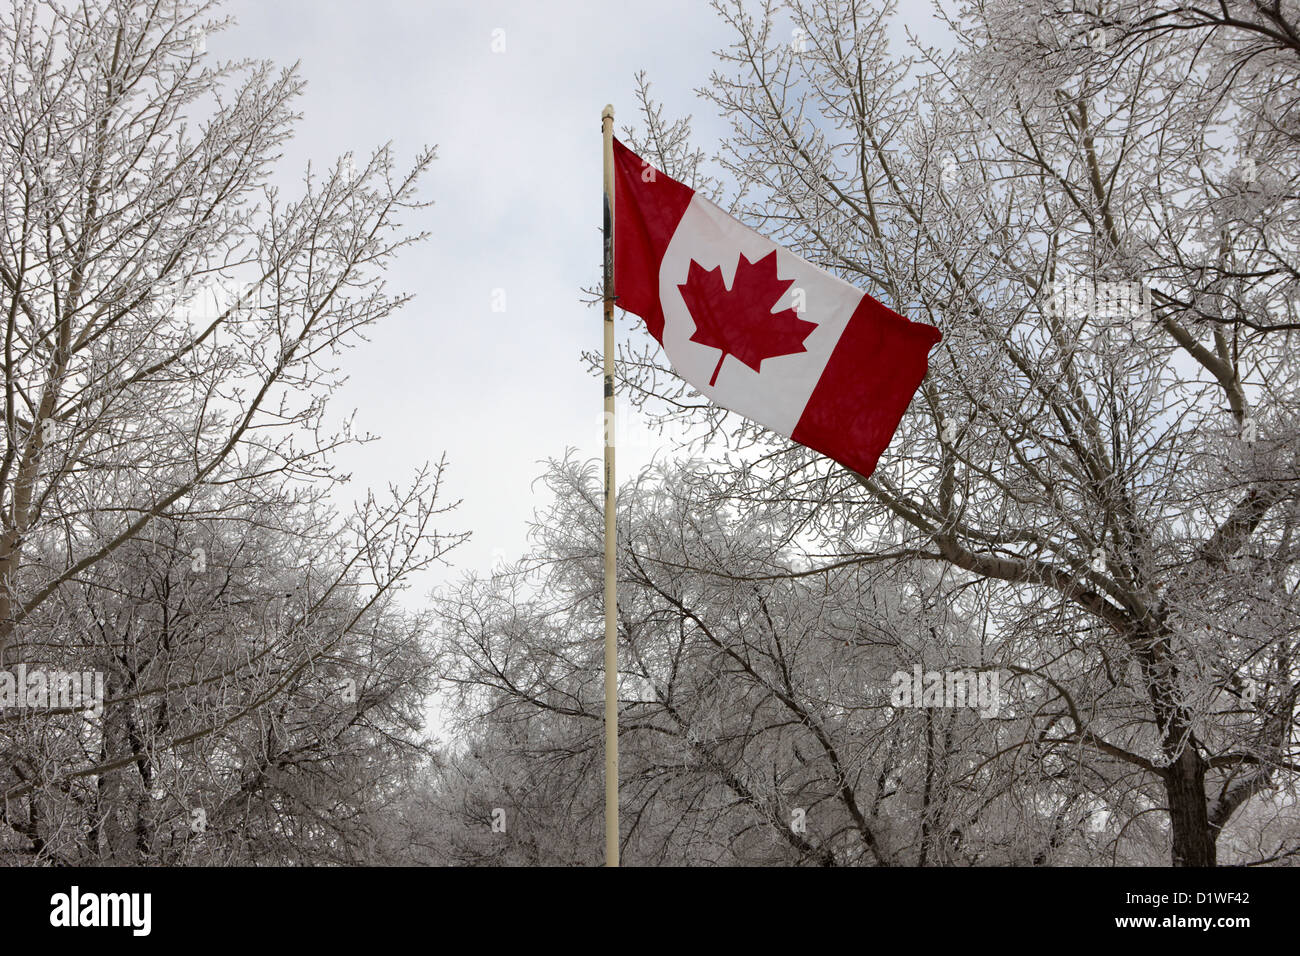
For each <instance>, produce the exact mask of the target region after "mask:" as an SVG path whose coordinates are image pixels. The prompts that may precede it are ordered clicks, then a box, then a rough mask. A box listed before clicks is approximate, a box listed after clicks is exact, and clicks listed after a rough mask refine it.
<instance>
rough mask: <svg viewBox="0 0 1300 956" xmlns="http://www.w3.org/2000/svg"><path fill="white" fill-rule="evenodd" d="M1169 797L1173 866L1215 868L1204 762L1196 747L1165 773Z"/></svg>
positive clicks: (1185, 750) (1189, 748)
mask: <svg viewBox="0 0 1300 956" xmlns="http://www.w3.org/2000/svg"><path fill="white" fill-rule="evenodd" d="M1165 793H1166V794H1167V795H1168V798H1169V829H1170V832H1171V835H1172V837H1173V864H1174V866H1216V865H1217V862H1216V847H1215V842H1214V834H1213V832H1212V831H1211V829H1210V814H1209V808H1208V807H1207V805H1206V802H1205V761H1204V760H1202V759H1201V755H1200V754H1198V753H1197V752H1196V750H1195V748H1194V747H1190V746H1186V747H1183V750H1182V753H1181V754H1179V755H1178V759H1177V760H1175V761H1174V762H1173V763H1172V764H1171V765H1170V766H1169V767H1168V768H1167V769H1166V771H1165Z"/></svg>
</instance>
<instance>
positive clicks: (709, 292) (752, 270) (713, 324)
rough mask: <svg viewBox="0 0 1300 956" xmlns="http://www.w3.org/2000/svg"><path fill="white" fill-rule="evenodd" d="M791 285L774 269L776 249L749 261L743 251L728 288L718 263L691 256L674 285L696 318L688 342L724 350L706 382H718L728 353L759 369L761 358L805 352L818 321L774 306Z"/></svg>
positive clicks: (756, 370) (754, 368)
mask: <svg viewBox="0 0 1300 956" xmlns="http://www.w3.org/2000/svg"><path fill="white" fill-rule="evenodd" d="M793 284H794V280H793V279H782V278H780V277H779V276H778V275H777V274H776V250H775V249H773V250H772V251H771V252H769V253H768V254H767V255H766V256H764V257H763V258H762V259H759V260H758V261H757V262H750V261H749V260H748V259H747V258H745V256H744V255H743V254H742V255H741V256H740V259H739V261H738V262H737V263H736V277H735V279H733V280H732V283H731V288H730V289H728V288H727V287H726V286H725V285H724V284H723V281H722V266H715V267H714V268H712V269H710V270H709V271H708V272H705V271H704V267H703V266H702V265H700V264H699V263H698V262H696V261H695V260H694V259H692V260H691V267H690V271H689V272H688V273H687V275H686V281H685V282H683V283H681V284H680V285H678V286H677V288H678V289H680V290H681V293H682V299H684V300H685V302H686V308H687V310H688V311H689V312H690V313H691V318H692V319H694V320H695V334H694V335H692V336H691V341H692V342H699V343H700V344H701V345H707V346H709V347H710V348H715V349H721V350H722V354H721V355H720V356H718V364H717V366H716V367H715V368H714V369H713V377H712V378H711V379H709V384H710V385H713V384H715V383H716V382H717V381H718V372H719V371H721V369H722V363H723V361H724V360H725V359H726V357H727V356H728V355H734V356H735V357H736V358H738V359H740V360H741V361H742V362H744V363H745V364H746V365H748V366H749V367H750V368H752V369H753V370H754V371H755V372H758V371H761V369H760V368H759V366H761V365H762V364H763V359H765V358H773V357H774V356H777V355H794V354H795V353H796V352H806V351H808V350H807V349H806V348H804V344H803V340H804V339H806V338H807V337H808V336H809V334H810V333H811V332H812V330H813V329H815V328H817V323H816V322H806V321H804V320H803V319H801V318H799V316H798V314H797V313H796V312H795V311H794V309H782V310H781V311H780V312H773V311H772V306H774V305H776V303H777V301H778V300H780V298H781V296H783V295H785V291H786V289H788V288H790V286H791V285H793Z"/></svg>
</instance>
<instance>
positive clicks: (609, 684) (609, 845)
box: [600, 106, 618, 866]
mask: <svg viewBox="0 0 1300 956" xmlns="http://www.w3.org/2000/svg"><path fill="white" fill-rule="evenodd" d="M600 123H601V132H602V134H603V136H604V140H605V242H604V246H605V262H604V270H603V272H604V285H603V292H604V297H605V865H606V866H618V578H617V562H616V560H615V555H616V553H617V552H616V548H615V545H616V543H617V539H616V533H617V529H616V526H615V523H614V517H615V496H616V490H615V487H614V107H613V106H606V107H605V108H604V109H603V110H601V113H600Z"/></svg>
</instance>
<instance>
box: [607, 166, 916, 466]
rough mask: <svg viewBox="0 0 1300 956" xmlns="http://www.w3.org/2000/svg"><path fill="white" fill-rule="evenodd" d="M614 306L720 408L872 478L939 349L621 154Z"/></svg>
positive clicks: (887, 312)
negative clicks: (632, 317) (640, 325)
mask: <svg viewBox="0 0 1300 956" xmlns="http://www.w3.org/2000/svg"><path fill="white" fill-rule="evenodd" d="M614 292H615V295H616V296H617V297H618V298H617V302H618V305H619V306H620V307H621V308H623V309H626V310H627V311H629V312H632V313H634V314H636V315H639V316H641V318H642V319H644V320H645V324H646V328H647V329H648V330H649V332H650V334H651V335H653V336H654V337H655V339H656V340H658V342H659V344H660V345H662V346H663V348H664V351H665V352H666V353H667V355H668V360H669V362H670V363H671V364H672V367H673V369H674V370H675V371H676V372H677V374H678V375H680V376H681V377H682V378H684V379H685V380H686V381H688V382H690V383H691V384H692V385H693V386H695V388H697V389H698V390H699V391H700V392H701V393H703V394H704V395H705V396H707V397H708V398H709V399H710V400H712V401H714V402H716V403H717V404H719V405H721V406H723V407H724V408H729V409H731V410H732V411H734V412H738V413H739V414H741V415H744V416H745V417H746V418H750V419H753V420H754V421H756V422H758V423H759V424H761V425H764V426H766V427H767V428H770V429H771V430H772V431H775V432H778V433H780V434H782V435H785V436H786V437H787V438H791V439H793V440H794V441H796V442H798V443H799V444H801V445H807V446H808V447H809V448H812V449H814V450H816V451H819V452H821V453H822V454H823V455H826V456H828V457H830V458H833V459H835V460H836V461H837V462H839V463H840V464H842V465H844V466H845V467H847V468H851V469H853V470H854V471H856V472H857V473H858V474H860V475H863V476H864V477H866V476H869V475H870V474H871V473H872V472H873V471H874V470H875V468H876V460H877V459H878V458H879V457H880V454H881V452H883V451H884V450H885V446H886V445H888V444H889V440H890V439H891V438H892V437H893V436H894V431H895V430H896V429H897V428H898V423H899V421H900V420H901V419H902V417H903V412H904V411H906V409H907V405H908V403H909V402H910V401H911V400H912V395H913V393H914V392H915V391H916V389H917V387H918V386H919V385H920V384H921V379H923V378H924V377H925V372H926V360H927V357H928V355H929V352H930V349H931V348H932V347H933V346H934V345H935V343H937V342H938V341H939V339H940V338H941V336H940V334H939V330H938V329H936V328H934V327H933V326H930V325H923V324H921V323H919V322H910V321H908V320H907V319H905V318H903V317H902V316H901V315H899V314H898V313H896V312H894V311H893V310H892V309H889V308H887V307H886V306H884V305H882V304H881V303H879V302H877V301H876V300H875V299H873V298H872V297H871V296H869V295H867V294H866V293H864V292H862V291H861V290H860V289H857V288H855V287H853V286H852V285H850V284H849V283H847V282H845V281H844V280H842V279H839V278H836V277H835V276H833V275H831V274H830V273H828V272H825V271H824V270H822V269H819V268H817V267H816V266H814V265H813V264H812V263H810V262H808V261H806V260H804V259H802V258H800V257H799V256H797V255H795V254H794V253H792V252H790V251H789V250H787V249H783V248H781V247H780V246H778V245H777V244H776V243H774V242H772V241H771V240H770V239H766V238H764V237H763V236H761V235H759V234H758V233H756V232H754V230H752V229H750V228H748V227H747V226H745V225H743V224H741V223H740V222H738V221H736V220H735V219H733V218H731V217H730V216H728V215H727V214H726V213H725V212H723V211H722V210H721V209H719V208H718V207H717V206H716V205H714V204H713V203H711V202H709V201H708V200H707V199H705V198H704V197H703V196H700V195H697V194H696V193H695V191H694V190H692V189H690V188H689V187H688V186H684V185H682V184H681V183H679V182H676V181H675V180H673V179H670V178H669V177H668V176H666V175H664V173H663V172H662V171H660V170H658V169H655V168H654V167H653V166H651V165H650V164H649V163H647V162H645V161H644V160H642V159H641V158H640V157H639V156H637V155H636V154H635V153H633V152H632V151H631V150H629V149H628V148H627V147H626V146H624V145H623V144H622V143H620V142H619V141H618V140H615V141H614Z"/></svg>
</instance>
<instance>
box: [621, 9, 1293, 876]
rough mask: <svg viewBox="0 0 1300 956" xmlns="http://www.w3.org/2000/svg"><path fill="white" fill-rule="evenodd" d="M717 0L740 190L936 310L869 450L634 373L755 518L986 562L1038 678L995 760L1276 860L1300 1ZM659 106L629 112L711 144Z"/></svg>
mask: <svg viewBox="0 0 1300 956" xmlns="http://www.w3.org/2000/svg"><path fill="white" fill-rule="evenodd" d="M717 7H718V11H719V13H720V15H721V16H722V17H724V19H725V20H726V21H727V22H728V23H729V24H730V26H731V27H732V29H733V30H734V35H735V42H734V45H733V46H732V47H730V48H729V49H727V50H724V51H723V52H722V54H721V59H722V62H721V63H720V65H719V67H718V69H717V70H716V71H715V73H714V75H713V77H712V80H711V83H710V84H709V85H708V86H707V87H706V88H705V93H706V95H707V96H708V97H709V98H710V99H711V100H712V101H713V103H714V104H715V105H716V107H717V109H718V110H719V112H720V113H721V115H722V116H724V117H725V118H726V119H727V120H729V121H730V123H731V125H732V134H731V136H730V137H729V138H728V139H727V140H726V142H725V143H724V144H723V147H722V150H721V153H720V155H719V157H718V167H717V169H718V172H719V175H720V177H721V178H724V179H730V180H731V181H732V182H733V183H734V188H733V190H732V192H730V193H729V195H731V196H734V197H735V198H734V202H733V204H732V206H733V210H734V211H735V213H736V214H737V215H739V216H741V217H742V218H743V219H745V220H747V221H748V222H750V223H752V224H753V225H754V226H756V227H757V228H759V229H760V230H762V231H764V232H765V233H767V234H769V235H771V236H772V237H773V238H775V239H777V240H778V241H780V242H782V243H784V244H786V245H788V246H790V247H791V248H793V249H795V250H796V251H798V252H800V253H801V254H802V255H804V256H805V257H806V258H808V259H810V260H812V261H814V262H817V263H820V264H822V265H823V266H825V267H826V268H828V269H831V270H833V271H835V272H837V273H839V274H840V275H842V276H843V277H845V278H846V279H848V280H849V281H852V282H854V283H856V284H858V285H859V286H861V287H863V288H865V289H866V290H868V291H869V292H871V293H872V294H874V295H876V296H877V297H878V298H880V299H881V300H882V301H884V302H885V303H887V304H888V305H890V306H892V307H893V308H895V309H896V310H898V311H900V312H902V313H904V314H907V315H909V316H911V317H913V318H917V319H920V320H924V321H928V322H931V323H932V324H935V325H937V326H938V327H939V328H941V329H942V331H943V333H944V336H945V338H944V342H943V343H941V345H940V346H939V347H938V348H937V349H936V350H935V352H934V354H933V355H932V358H931V373H930V375H929V376H928V378H927V379H926V381H925V382H924V383H923V385H922V387H921V389H920V391H919V393H918V395H917V398H916V400H915V401H914V402H913V404H912V407H911V409H910V411H909V413H908V415H907V416H906V417H905V419H904V422H903V424H902V427H901V429H900V431H899V433H898V435H897V436H896V438H895V439H894V442H893V444H892V446H891V448H890V449H889V451H888V452H887V453H886V455H885V456H884V458H882V461H881V465H880V467H879V469H878V470H877V472H876V473H875V474H874V475H873V476H871V477H870V478H869V479H864V478H862V477H861V476H858V475H854V474H851V473H847V472H845V471H844V470H843V469H841V468H838V467H835V466H834V465H833V464H831V463H829V462H827V461H825V460H824V459H819V458H817V457H816V456H813V455H811V454H810V453H808V452H806V451H805V450H803V449H800V448H798V447H795V446H792V445H790V444H789V443H788V442H786V441H784V440H782V439H780V438H778V437H777V436H774V435H771V434H769V433H765V432H762V431H761V430H757V429H755V428H753V427H752V426H749V425H746V424H744V423H739V422H734V421H732V420H731V419H730V418H728V417H727V416H726V415H725V414H724V413H722V412H720V411H718V410H716V409H707V408H705V407H704V405H703V403H702V402H700V401H699V400H698V398H697V397H696V396H694V395H692V394H691V392H690V390H689V389H687V388H685V387H684V386H683V385H682V383H680V381H678V380H676V379H675V378H674V377H673V376H672V375H671V373H670V372H669V370H668V369H667V368H666V367H665V366H664V364H663V359H662V356H661V355H660V354H659V353H658V352H657V351H656V350H655V349H653V348H652V347H650V348H636V349H633V350H632V351H629V352H627V353H626V354H625V355H624V356H623V362H622V363H621V373H622V384H623V387H625V388H627V389H628V390H629V392H630V393H631V394H632V395H633V396H634V397H635V398H637V400H639V401H641V402H642V403H643V405H644V407H646V408H647V409H648V410H650V411H651V412H655V413H661V414H664V415H668V416H679V417H685V418H687V419H689V420H690V421H693V422H695V423H696V424H697V425H698V426H700V427H701V428H706V429H712V430H713V431H714V433H717V434H722V435H725V436H726V437H727V438H728V439H729V440H730V441H731V442H732V445H733V448H734V449H735V450H738V451H741V452H742V453H743V455H744V457H745V459H746V461H747V464H746V467H744V468H738V469H735V470H733V471H732V472H731V474H732V479H731V480H730V481H729V482H726V483H725V484H726V485H727V487H725V488H724V489H722V490H721V495H720V497H721V499H722V500H726V501H728V502H729V503H731V504H732V505H733V506H734V507H736V508H737V509H739V511H740V513H741V514H742V515H745V514H749V513H751V511H754V510H757V511H761V512H763V513H765V514H766V513H768V512H769V511H770V509H771V508H773V507H774V506H775V505H778V504H779V505H780V509H781V510H780V520H781V521H783V522H785V523H788V524H790V525H791V526H795V527H801V528H815V529H817V531H819V532H820V533H823V534H825V535H826V536H827V538H828V541H829V543H830V545H831V546H830V547H829V548H828V549H827V550H828V552H829V553H832V554H834V555H836V556H837V559H838V560H849V559H852V558H853V557H854V556H856V557H859V558H862V559H866V558H868V557H870V558H871V559H873V560H880V559H884V558H887V557H889V556H891V555H893V556H896V557H897V558H898V559H899V560H907V561H916V560H923V561H928V562H932V563H933V564H934V565H935V567H936V568H941V569H943V576H942V580H943V581H944V582H945V586H946V587H947V588H948V589H949V594H950V595H951V596H950V597H949V598H947V599H945V600H946V602H951V601H955V600H957V598H958V596H959V595H960V594H962V593H963V592H964V591H965V590H966V589H969V588H971V587H981V588H986V589H987V595H988V602H989V610H990V627H991V628H992V630H993V633H995V634H996V635H997V636H998V646H999V648H1000V654H1001V657H1000V663H1001V664H1002V665H1003V666H1004V667H1006V668H1008V669H1011V670H1012V671H1013V672H1014V673H1015V674H1016V675H1017V677H1016V682H1015V683H1016V685H1017V686H1018V687H1019V688H1021V692H1022V693H1024V694H1027V695H1029V696H1030V698H1031V699H1033V700H1035V701H1037V703H1036V704H1035V709H1034V719H1033V720H1032V721H1030V722H1028V723H1025V724H1023V725H1022V728H1021V729H1022V731H1023V733H1022V734H1021V736H1020V738H1019V739H1018V740H1017V741H1015V742H1014V744H1008V745H1007V747H1006V748H1005V749H1004V750H1003V751H1002V752H1001V753H1000V755H999V759H998V764H999V766H1000V774H1001V783H1000V784H999V787H1000V788H1005V789H1006V791H1007V792H1008V793H1011V794H1013V795H1014V794H1017V793H1019V794H1020V795H1021V797H1022V798H1023V806H1024V807H1025V808H1026V810H1027V812H1032V815H1034V816H1036V817H1038V818H1040V819H1042V820H1045V821H1052V820H1056V821H1057V822H1058V824H1059V823H1060V821H1062V820H1064V819H1065V818H1067V817H1069V816H1070V815H1071V814H1077V813H1079V812H1085V813H1086V814H1087V815H1091V817H1092V819H1094V820H1096V821H1100V819H1101V817H1100V815H1102V814H1104V815H1105V818H1106V820H1107V821H1111V822H1113V821H1115V820H1117V819H1118V820H1119V821H1120V826H1119V827H1118V828H1114V829H1110V830H1106V828H1107V827H1110V826H1111V823H1106V824H1104V825H1103V824H1102V823H1100V822H1098V823H1097V825H1098V826H1100V827H1102V831H1101V832H1102V833H1103V834H1104V833H1106V832H1109V834H1110V837H1109V840H1108V842H1107V841H1103V844H1102V845H1104V852H1103V853H1101V854H1099V856H1098V859H1097V860H1096V862H1110V861H1113V860H1121V861H1122V860H1131V861H1137V862H1141V861H1143V860H1144V859H1146V858H1147V854H1146V851H1145V850H1144V848H1143V847H1144V844H1146V843H1148V842H1149V841H1150V840H1151V839H1155V840H1156V841H1158V842H1159V841H1163V843H1164V845H1165V846H1166V847H1167V850H1165V851H1164V852H1165V853H1167V856H1166V857H1165V858H1166V859H1168V860H1172V861H1173V862H1174V863H1176V864H1186V865H1210V864H1214V863H1215V862H1216V861H1232V862H1256V861H1273V860H1286V859H1289V858H1291V857H1292V856H1293V855H1294V854H1295V853H1296V852H1298V851H1300V844H1298V843H1297V841H1296V829H1295V802H1296V796H1297V793H1296V781H1297V776H1296V775H1297V773H1298V772H1300V760H1298V759H1297V757H1298V755H1297V744H1296V740H1295V731H1296V703H1297V694H1298V693H1300V672H1298V671H1297V665H1296V650H1297V646H1296V645H1297V639H1298V638H1300V624H1298V623H1297V622H1300V607H1298V606H1297V594H1296V588H1297V585H1298V584H1300V576H1298V575H1297V564H1296V561H1297V557H1298V556H1300V552H1297V549H1296V544H1295V534H1296V530H1297V520H1298V519H1300V507H1298V506H1300V501H1298V500H1297V491H1298V490H1300V482H1298V479H1297V476H1298V475H1300V418H1298V416H1297V412H1298V411H1300V408H1298V406H1297V397H1298V392H1297V385H1298V384H1300V382H1298V381H1297V371H1298V370H1300V367H1298V366H1297V363H1296V357H1295V356H1296V350H1295V347H1294V343H1293V342H1292V340H1291V336H1293V335H1294V333H1295V323H1296V308H1297V297H1296V292H1297V289H1298V288H1300V286H1297V278H1298V277H1300V276H1298V274H1297V271H1296V269H1297V265H1298V264H1300V260H1297V256H1296V253H1297V249H1296V243H1295V235H1296V232H1295V222H1296V211H1297V210H1296V196H1297V182H1298V181H1300V152H1298V151H1297V131H1298V130H1300V127H1297V125H1296V122H1297V114H1296V110H1295V106H1296V102H1295V97H1296V92H1295V90H1296V83H1295V79H1296V70H1297V67H1300V49H1298V48H1297V45H1296V43H1295V37H1296V36H1297V29H1298V28H1300V15H1297V9H1296V7H1295V5H1294V4H1293V3H1280V4H1279V3H1272V4H1263V3H1247V2H1230V3H1225V4H1212V5H1208V6H1206V7H1205V9H1202V8H1201V6H1197V5H1191V4H1167V3H1156V2H1146V0H1132V2H1125V0H1117V2H1112V3H1104V4H1101V5H1100V6H1092V7H1089V6H1088V5H1085V4H1069V5H1066V4H1060V5H1053V4H1045V5H1042V7H1041V9H1040V7H1039V6H1038V5H1031V6H1029V7H1026V5H1024V4H1022V3H1016V2H1011V0H1006V2H1003V0H982V2H974V3H968V4H964V5H962V6H961V8H960V10H959V11H958V12H957V13H956V14H955V15H954V17H953V19H952V20H951V25H952V26H953V46H952V48H951V49H946V50H937V49H928V48H922V47H920V46H918V47H916V48H915V49H914V51H913V52H912V54H911V55H910V56H906V57H904V56H900V55H899V53H898V49H897V46H896V45H895V44H894V43H893V42H892V41H891V39H890V37H889V34H888V32H887V26H888V22H889V18H890V16H891V15H892V12H893V11H892V7H891V6H890V5H886V6H883V7H882V6H881V5H878V4H869V3H859V2H852V0H843V2H831V3H802V2H798V0H795V2H790V3H782V4H776V3H769V4H765V5H764V6H763V8H762V9H761V10H759V11H757V12H753V11H752V9H751V8H749V7H748V6H747V5H741V4H733V3H719V4H718V5H717ZM646 107H647V109H646V122H645V123H644V127H645V128H644V129H643V130H640V131H629V135H630V136H631V138H632V139H634V140H635V141H636V142H637V143H638V145H639V146H640V147H641V148H642V149H643V151H644V152H645V153H646V154H647V155H648V156H653V157H656V159H658V160H659V161H660V162H663V163H664V164H665V167H666V170H667V172H669V173H670V174H672V175H676V176H678V177H679V178H684V179H686V180H687V181H691V180H693V179H695V178H697V177H698V176H700V168H701V157H700V156H699V155H698V154H697V153H694V152H692V151H691V137H690V135H689V130H688V129H687V128H686V127H685V126H684V125H683V124H681V123H676V124H674V123H667V122H665V121H664V120H663V119H662V116H661V115H659V113H658V110H657V107H655V106H654V105H653V104H651V103H649V101H648V99H647V101H646ZM810 317H811V316H810ZM720 567H721V568H722V570H726V567H725V564H721V565H720ZM1026 787H1031V789H1030V790H1026ZM1031 793H1032V798H1031V796H1030V794H1031ZM994 796H995V794H993V793H990V797H991V798H992V797H994ZM1081 808H1082V810H1081ZM1156 820H1159V821H1161V823H1160V827H1161V829H1160V830H1159V831H1158V833H1156V834H1155V835H1154V836H1152V835H1150V834H1147V833H1146V832H1145V831H1146V829H1147V828H1148V827H1149V826H1150V825H1152V824H1153V823H1154V821H1156ZM1130 821H1131V822H1132V825H1131V826H1127V825H1125V824H1127V823H1129V822H1130ZM1052 825H1053V826H1055V825H1056V824H1052ZM1068 829H1069V826H1066V827H1065V830H1068ZM1058 843H1059V841H1058ZM1054 845H1056V844H1054ZM1046 858H1050V854H1049V855H1048V856H1047V857H1046Z"/></svg>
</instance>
